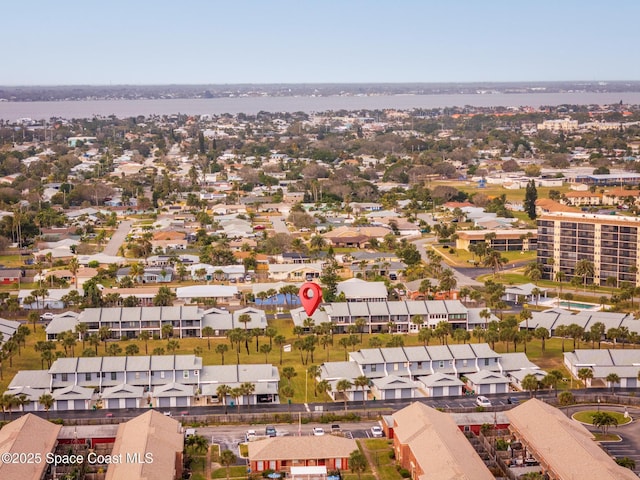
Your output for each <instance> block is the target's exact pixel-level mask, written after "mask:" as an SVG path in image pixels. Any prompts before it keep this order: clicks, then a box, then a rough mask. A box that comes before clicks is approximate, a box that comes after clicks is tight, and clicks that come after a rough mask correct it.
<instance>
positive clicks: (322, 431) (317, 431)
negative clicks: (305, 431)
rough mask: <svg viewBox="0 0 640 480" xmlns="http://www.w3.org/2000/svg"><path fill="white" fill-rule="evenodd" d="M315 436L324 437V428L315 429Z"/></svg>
mask: <svg viewBox="0 0 640 480" xmlns="http://www.w3.org/2000/svg"><path fill="white" fill-rule="evenodd" d="M313 434H314V435H315V436H316V437H321V436H322V435H324V428H322V427H313Z"/></svg>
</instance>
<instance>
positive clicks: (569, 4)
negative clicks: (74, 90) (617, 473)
mask: <svg viewBox="0 0 640 480" xmlns="http://www.w3.org/2000/svg"><path fill="white" fill-rule="evenodd" d="M4 3H5V5H3V6H2V9H0V12H1V14H2V18H3V20H4V21H3V22H2V23H3V26H2V29H0V42H1V43H2V45H3V49H2V50H3V51H2V55H0V85H60V84H64V85H73V84H94V85H105V84H170V83H173V84H177V83H190V84H194V83H211V84H220V83H323V82H349V83H353V82H477V81H553V80H589V81H593V80H640V62H639V61H638V58H639V55H638V46H639V45H640V28H638V24H639V23H638V22H639V21H640V1H637V0H629V1H627V0H620V1H614V2H603V1H597V2H596V1H591V0H581V1H574V0H553V1H549V0H540V1H527V2H525V1H521V0H485V1H482V2H481V1H479V0H478V1H472V0H468V1H460V0H438V1H435V0H433V1H432V0H405V1H401V0H395V1H393V0H387V1H377V0H369V1H364V0H360V1H358V0H354V1H350V0H322V1H304V0H232V1H226V2H222V1H214V0H210V1H205V0H202V1H198V0H181V1H165V0H103V1H91V0H88V1H87V0H84V1H82V2H80V1H76V0H62V1H61V2H53V1H51V0H32V1H24V2H23V1H21V2H18V1H8V2H4Z"/></svg>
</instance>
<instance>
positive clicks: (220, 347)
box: [216, 343, 229, 365]
mask: <svg viewBox="0 0 640 480" xmlns="http://www.w3.org/2000/svg"><path fill="white" fill-rule="evenodd" d="M228 351H229V346H228V345H227V344H226V343H219V344H218V345H216V353H219V354H220V356H221V358H222V365H224V354H225V353H227V352H228Z"/></svg>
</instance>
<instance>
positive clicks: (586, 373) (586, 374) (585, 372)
mask: <svg viewBox="0 0 640 480" xmlns="http://www.w3.org/2000/svg"><path fill="white" fill-rule="evenodd" d="M578 378H579V379H580V380H582V381H583V382H584V386H585V387H587V386H588V385H587V380H591V379H592V378H593V370H591V369H590V368H581V369H580V370H578Z"/></svg>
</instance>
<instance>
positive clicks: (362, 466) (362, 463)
mask: <svg viewBox="0 0 640 480" xmlns="http://www.w3.org/2000/svg"><path fill="white" fill-rule="evenodd" d="M366 469H367V458H366V457H365V456H364V453H362V452H361V451H360V450H357V449H356V450H354V451H353V452H351V454H350V455H349V470H351V471H352V472H354V473H356V474H357V475H358V480H360V479H361V477H362V473H363V472H364V471H365V470H366Z"/></svg>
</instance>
